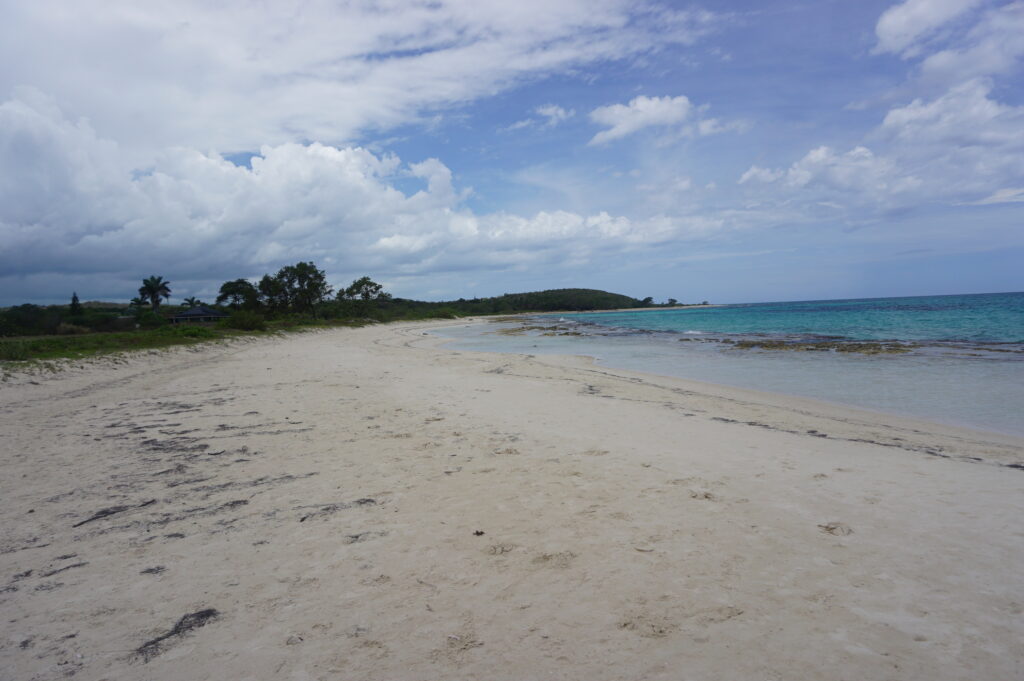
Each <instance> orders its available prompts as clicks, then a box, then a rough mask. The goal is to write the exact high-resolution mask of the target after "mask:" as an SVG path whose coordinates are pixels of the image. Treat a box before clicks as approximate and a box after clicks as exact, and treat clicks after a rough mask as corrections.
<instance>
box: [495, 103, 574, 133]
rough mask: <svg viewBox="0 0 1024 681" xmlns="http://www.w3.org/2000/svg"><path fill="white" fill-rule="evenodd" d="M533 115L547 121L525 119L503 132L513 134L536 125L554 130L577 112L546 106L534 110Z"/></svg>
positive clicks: (552, 105)
mask: <svg viewBox="0 0 1024 681" xmlns="http://www.w3.org/2000/svg"><path fill="white" fill-rule="evenodd" d="M533 113H535V114H537V115H538V116H540V117H541V118H544V119H545V120H544V121H543V122H541V121H539V120H538V119H536V118H524V119H523V120H521V121H516V122H515V123H513V124H511V125H509V126H507V127H505V128H502V130H503V131H505V132H512V131H514V130H522V129H523V128H530V127H533V126H535V125H540V126H541V127H543V128H554V127H555V126H557V125H558V124H560V123H564V122H565V121H567V120H569V119H570V118H572V117H573V116H575V115H576V110H575V109H563V108H562V107H560V106H558V105H557V104H545V105H543V106H538V107H537V108H536V109H534V110H533Z"/></svg>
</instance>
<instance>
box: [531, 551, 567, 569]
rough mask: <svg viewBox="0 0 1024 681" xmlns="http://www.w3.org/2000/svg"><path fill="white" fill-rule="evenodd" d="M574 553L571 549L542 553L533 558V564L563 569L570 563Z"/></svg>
mask: <svg viewBox="0 0 1024 681" xmlns="http://www.w3.org/2000/svg"><path fill="white" fill-rule="evenodd" d="M575 558H576V554H575V553H573V552H572V551H560V552H558V553H542V554H540V555H539V556H537V557H536V558H534V559H533V564H534V565H541V566H543V567H553V568H559V569H565V568H567V567H569V566H570V565H572V561H573V560H575Z"/></svg>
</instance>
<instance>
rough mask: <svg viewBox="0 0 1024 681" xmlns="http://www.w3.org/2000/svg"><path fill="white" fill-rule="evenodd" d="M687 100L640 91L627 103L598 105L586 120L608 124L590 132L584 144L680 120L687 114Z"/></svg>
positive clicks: (688, 102)
mask: <svg viewBox="0 0 1024 681" xmlns="http://www.w3.org/2000/svg"><path fill="white" fill-rule="evenodd" d="M690 108H691V106H690V100H689V99H688V98H687V97H686V96H685V95H680V96H679V97H646V96H644V95H641V96H639V97H636V98H634V99H632V100H631V101H630V102H629V104H611V105H608V106H600V107H598V108H596V109H594V110H593V111H591V112H590V120H592V121H594V122H595V123H598V124H600V125H605V126H608V129H607V130H602V131H601V132H599V133H597V134H596V135H594V137H593V138H591V140H590V142H589V143H588V144H591V145H597V144H606V143H607V142H611V141H612V140H616V139H620V138H622V137H625V136H627V135H631V134H633V133H634V132H636V131H638V130H642V129H643V128H648V127H651V126H667V125H675V124H679V123H682V122H683V121H685V120H686V117H687V116H688V115H689V114H690Z"/></svg>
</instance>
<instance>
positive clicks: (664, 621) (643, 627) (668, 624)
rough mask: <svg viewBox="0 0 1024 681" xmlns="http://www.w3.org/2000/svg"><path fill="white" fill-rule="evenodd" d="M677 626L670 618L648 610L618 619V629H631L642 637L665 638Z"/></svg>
mask: <svg viewBox="0 0 1024 681" xmlns="http://www.w3.org/2000/svg"><path fill="white" fill-rule="evenodd" d="M678 628H679V625H678V624H677V623H676V622H674V621H673V620H672V619H670V618H668V617H665V616H663V615H655V614H653V613H649V612H637V613H631V614H629V615H627V616H626V617H625V618H623V619H622V620H620V621H619V629H622V630H624V631H632V632H633V633H635V634H638V635H640V636H642V637H643V638H665V637H666V636H668V635H669V634H671V633H673V632H674V631H676V630H677V629H678Z"/></svg>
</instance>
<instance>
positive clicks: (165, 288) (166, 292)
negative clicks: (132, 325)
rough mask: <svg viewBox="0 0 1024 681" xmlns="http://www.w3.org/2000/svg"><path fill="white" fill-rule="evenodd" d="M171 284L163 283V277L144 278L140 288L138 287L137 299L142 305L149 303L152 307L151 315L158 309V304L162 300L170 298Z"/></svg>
mask: <svg viewBox="0 0 1024 681" xmlns="http://www.w3.org/2000/svg"><path fill="white" fill-rule="evenodd" d="M170 284H171V282H169V281H164V278H163V277H158V276H156V275H153V276H151V277H146V278H145V279H143V280H142V286H140V287H139V298H140V299H141V300H142V302H143V303H149V304H150V305H151V306H152V307H153V313H154V314H156V312H157V311H158V310H159V309H160V303H161V302H162V301H163V300H169V299H170V297H171V287H170Z"/></svg>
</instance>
